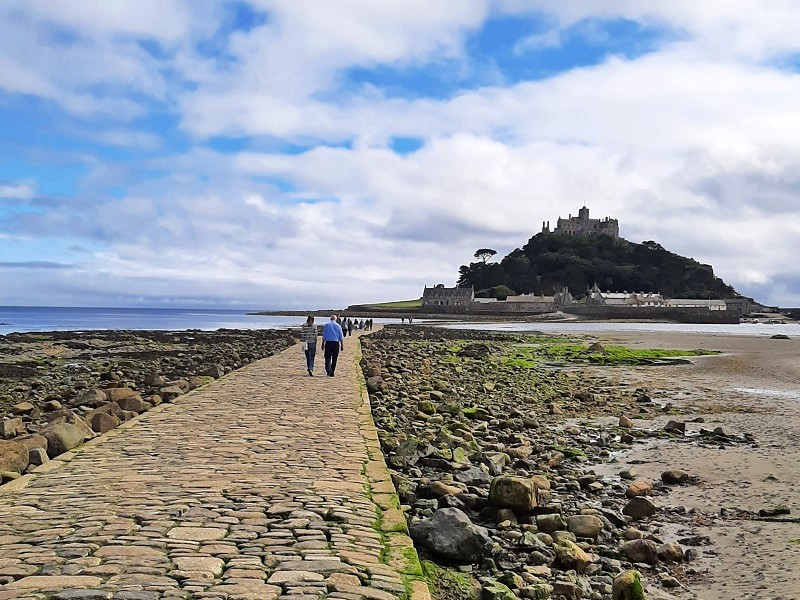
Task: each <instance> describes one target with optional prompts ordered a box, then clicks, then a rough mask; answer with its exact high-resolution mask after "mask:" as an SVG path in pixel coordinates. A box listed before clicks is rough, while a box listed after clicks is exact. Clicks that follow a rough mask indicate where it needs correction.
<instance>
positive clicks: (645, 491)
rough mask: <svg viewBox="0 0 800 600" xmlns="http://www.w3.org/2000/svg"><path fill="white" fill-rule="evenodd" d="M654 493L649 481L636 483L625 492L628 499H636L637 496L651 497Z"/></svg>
mask: <svg viewBox="0 0 800 600" xmlns="http://www.w3.org/2000/svg"><path fill="white" fill-rule="evenodd" d="M652 493H653V486H652V485H651V484H650V483H648V482H647V481H634V482H633V483H632V484H630V485H629V486H628V489H627V490H625V495H626V496H627V497H628V498H635V497H636V496H649V495H650V494H652Z"/></svg>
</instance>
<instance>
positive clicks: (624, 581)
mask: <svg viewBox="0 0 800 600" xmlns="http://www.w3.org/2000/svg"><path fill="white" fill-rule="evenodd" d="M611 597H612V598H613V600H645V596H644V586H642V575H641V573H639V571H623V572H622V573H620V574H619V575H617V576H616V577H615V578H614V585H613V586H612V587H611Z"/></svg>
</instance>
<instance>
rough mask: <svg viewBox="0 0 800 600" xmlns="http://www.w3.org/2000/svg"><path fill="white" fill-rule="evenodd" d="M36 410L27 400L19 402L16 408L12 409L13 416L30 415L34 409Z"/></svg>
mask: <svg viewBox="0 0 800 600" xmlns="http://www.w3.org/2000/svg"><path fill="white" fill-rule="evenodd" d="M34 408H36V407H35V406H34V405H33V404H31V403H30V402H28V401H27V400H25V401H23V402H17V403H16V404H15V405H14V406H12V407H11V414H13V415H29V414H31V413H32V412H33V409H34Z"/></svg>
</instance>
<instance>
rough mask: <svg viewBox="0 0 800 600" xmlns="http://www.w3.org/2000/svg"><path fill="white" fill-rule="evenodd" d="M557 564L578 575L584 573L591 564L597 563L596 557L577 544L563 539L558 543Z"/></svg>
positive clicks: (556, 546)
mask: <svg viewBox="0 0 800 600" xmlns="http://www.w3.org/2000/svg"><path fill="white" fill-rule="evenodd" d="M554 549H555V551H556V563H558V564H559V565H560V566H561V567H563V568H564V569H574V570H575V571H577V572H578V573H583V572H584V571H585V570H586V569H587V568H588V567H589V565H590V564H592V563H593V562H594V561H595V557H594V555H592V554H589V553H588V552H586V551H585V550H583V549H582V548H581V547H580V546H578V545H577V544H576V543H575V542H572V541H570V540H567V539H561V540H559V541H558V542H556V544H555V546H554Z"/></svg>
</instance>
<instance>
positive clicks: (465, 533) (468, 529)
mask: <svg viewBox="0 0 800 600" xmlns="http://www.w3.org/2000/svg"><path fill="white" fill-rule="evenodd" d="M410 531H411V537H412V538H414V541H415V542H417V543H419V544H422V545H423V546H424V547H426V548H428V549H429V550H431V551H432V552H435V553H436V554H438V555H440V556H441V557H443V558H445V559H447V560H451V561H453V562H455V563H458V564H469V563H474V562H477V561H478V560H479V559H480V557H481V555H482V552H483V547H484V546H485V545H486V544H487V542H489V534H488V532H487V531H486V529H484V528H483V527H478V526H476V525H474V524H473V523H472V521H470V519H469V517H468V516H467V515H466V514H464V513H463V512H462V511H460V510H458V509H457V508H441V509H439V510H437V511H436V512H435V513H434V514H433V516H432V517H431V518H430V519H425V520H423V521H418V522H415V523H412V524H411V527H410Z"/></svg>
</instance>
